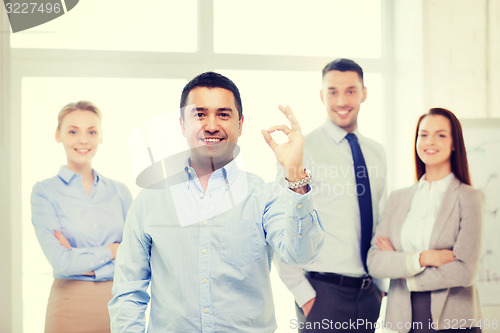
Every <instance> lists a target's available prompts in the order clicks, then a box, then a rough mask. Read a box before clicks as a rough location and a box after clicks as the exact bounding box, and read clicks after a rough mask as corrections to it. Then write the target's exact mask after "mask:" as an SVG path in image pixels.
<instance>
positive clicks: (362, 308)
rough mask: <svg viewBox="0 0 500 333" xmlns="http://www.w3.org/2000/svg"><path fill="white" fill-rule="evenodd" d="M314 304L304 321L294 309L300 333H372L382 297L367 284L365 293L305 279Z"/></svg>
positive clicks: (358, 289) (302, 314)
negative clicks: (310, 287)
mask: <svg viewBox="0 0 500 333" xmlns="http://www.w3.org/2000/svg"><path fill="white" fill-rule="evenodd" d="M308 280H309V282H310V283H311V285H312V286H313V288H314V289H315V290H316V300H315V302H314V305H313V307H312V309H311V312H309V315H308V316H307V318H305V317H304V313H303V312H302V309H301V308H299V307H298V306H297V305H296V311H297V320H298V323H299V325H298V329H299V332H300V333H312V332H374V331H375V328H376V325H375V323H376V321H377V319H378V317H379V312H380V302H381V301H382V293H381V291H380V290H379V289H378V288H377V286H375V284H373V283H372V284H370V286H369V287H368V288H366V289H361V288H355V287H348V286H343V285H338V284H335V283H330V282H327V281H323V280H318V279H315V278H313V277H310V276H308Z"/></svg>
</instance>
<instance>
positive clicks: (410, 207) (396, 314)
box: [368, 108, 483, 332]
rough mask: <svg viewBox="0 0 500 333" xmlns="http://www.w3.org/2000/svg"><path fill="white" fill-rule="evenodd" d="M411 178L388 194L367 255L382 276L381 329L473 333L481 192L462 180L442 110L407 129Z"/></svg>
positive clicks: (450, 122) (448, 118)
mask: <svg viewBox="0 0 500 333" xmlns="http://www.w3.org/2000/svg"><path fill="white" fill-rule="evenodd" d="M415 164H416V176H417V180H418V182H417V184H415V185H413V186H411V187H409V188H405V189H401V190H398V191H395V192H393V193H392V194H391V196H390V198H389V201H388V203H387V206H386V208H385V211H384V213H383V216H382V219H381V222H380V225H379V226H378V227H377V229H376V233H375V236H374V238H373V240H372V246H371V249H370V251H369V253H368V270H369V272H370V275H371V276H373V277H376V278H390V279H391V283H390V288H389V293H388V299H387V310H386V318H385V319H384V320H383V325H384V327H385V328H389V329H392V330H395V331H398V332H435V331H439V332H447V331H448V330H456V329H460V332H464V331H465V332H481V326H482V324H483V322H482V320H481V309H480V304H479V298H478V291H477V288H476V286H475V284H474V279H475V276H476V273H477V269H478V264H479V256H480V248H481V245H480V244H481V224H482V202H483V196H482V193H481V192H480V191H479V190H476V189H474V188H472V187H471V186H470V184H471V182H470V177H469V168H468V164H467V155H466V152H465V145H464V141H463V135H462V129H461V126H460V122H459V121H458V119H457V118H456V117H455V115H454V114H453V113H452V112H450V111H449V110H446V109H441V108H434V109H431V110H429V112H428V113H426V114H424V115H422V116H421V117H420V119H419V121H418V124H417V130H416V134H415Z"/></svg>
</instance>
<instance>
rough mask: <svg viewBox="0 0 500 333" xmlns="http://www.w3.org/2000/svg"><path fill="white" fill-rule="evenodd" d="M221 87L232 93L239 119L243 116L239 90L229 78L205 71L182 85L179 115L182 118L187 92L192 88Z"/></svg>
mask: <svg viewBox="0 0 500 333" xmlns="http://www.w3.org/2000/svg"><path fill="white" fill-rule="evenodd" d="M198 87H206V88H223V89H226V90H229V91H230V92H232V93H233V96H234V102H235V104H236V109H238V115H239V119H240V120H241V117H242V116H243V107H242V105H241V97H240V91H239V90H238V87H236V85H235V84H234V82H233V81H231V80H230V79H229V78H227V77H225V76H224V75H221V74H219V73H215V72H205V73H202V74H200V75H198V76H196V77H195V78H194V79H192V80H191V81H189V83H188V84H186V86H185V87H184V89H183V90H182V94H181V117H182V119H184V108H185V107H186V101H187V97H188V95H189V92H190V91H191V90H193V89H194V88H198Z"/></svg>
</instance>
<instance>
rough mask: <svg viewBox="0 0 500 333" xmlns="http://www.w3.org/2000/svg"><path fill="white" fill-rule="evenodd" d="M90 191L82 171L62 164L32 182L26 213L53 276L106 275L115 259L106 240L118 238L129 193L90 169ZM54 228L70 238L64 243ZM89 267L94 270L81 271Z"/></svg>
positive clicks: (99, 278) (109, 275)
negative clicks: (50, 174) (67, 245)
mask: <svg viewBox="0 0 500 333" xmlns="http://www.w3.org/2000/svg"><path fill="white" fill-rule="evenodd" d="M93 174H94V182H93V184H92V188H91V192H90V195H89V194H88V193H87V191H86V189H85V187H84V186H83V184H82V176H81V175H79V174H77V173H75V172H73V171H71V170H70V169H68V168H67V167H66V166H63V167H61V169H60V170H59V173H58V175H57V176H55V177H52V178H49V179H46V180H44V181H41V182H38V183H36V184H35V186H34V187H33V191H32V193H31V215H32V222H33V226H34V227H35V232H36V235H37V237H38V241H39V242H40V246H41V247H42V249H43V252H44V253H45V256H46V257H47V259H48V261H49V262H50V264H51V265H52V268H53V269H54V278H56V279H73V280H86V281H106V280H112V279H113V274H114V268H115V263H114V260H112V259H111V257H112V253H111V250H110V249H109V248H108V247H107V246H106V245H107V244H111V243H115V242H121V241H122V231H123V226H124V223H125V218H126V216H127V211H128V208H129V206H130V204H131V202H132V196H131V194H130V191H129V190H128V189H127V187H126V186H125V185H124V184H122V183H119V182H116V181H114V180H111V179H109V178H106V177H103V176H102V175H100V174H99V173H97V172H96V171H95V170H94V171H93ZM55 230H59V231H60V232H61V233H62V234H63V235H64V237H66V238H67V239H68V241H69V243H70V244H71V249H66V248H64V247H63V246H62V245H61V244H60V243H59V240H57V238H56V237H55V236H54V231H55ZM90 271H94V273H95V276H87V275H82V274H84V273H87V272H90Z"/></svg>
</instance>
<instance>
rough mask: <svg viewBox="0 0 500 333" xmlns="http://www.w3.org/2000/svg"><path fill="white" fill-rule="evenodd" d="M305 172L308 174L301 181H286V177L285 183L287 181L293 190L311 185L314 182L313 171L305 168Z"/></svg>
mask: <svg viewBox="0 0 500 333" xmlns="http://www.w3.org/2000/svg"><path fill="white" fill-rule="evenodd" d="M304 172H305V173H306V177H305V178H302V179H300V180H297V181H296V182H291V181H289V180H288V179H286V177H285V181H286V183H287V185H288V188H289V189H292V190H293V189H296V188H300V187H302V186H305V185H307V184H311V181H312V177H311V171H310V170H309V169H305V168H304Z"/></svg>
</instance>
